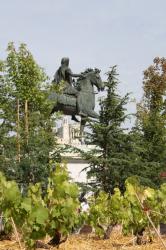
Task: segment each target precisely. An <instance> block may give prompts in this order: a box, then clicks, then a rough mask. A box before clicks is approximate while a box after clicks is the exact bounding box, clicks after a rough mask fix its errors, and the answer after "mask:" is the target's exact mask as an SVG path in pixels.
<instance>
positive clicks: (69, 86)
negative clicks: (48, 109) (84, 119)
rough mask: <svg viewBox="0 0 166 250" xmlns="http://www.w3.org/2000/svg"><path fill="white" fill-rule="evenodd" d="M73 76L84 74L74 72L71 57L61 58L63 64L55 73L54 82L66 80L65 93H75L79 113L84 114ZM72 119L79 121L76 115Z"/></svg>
mask: <svg viewBox="0 0 166 250" xmlns="http://www.w3.org/2000/svg"><path fill="white" fill-rule="evenodd" d="M72 77H82V75H81V74H73V73H72V71H71V69H70V68H69V58H68V57H64V58H62V60H61V66H60V67H59V69H58V70H57V71H56V73H55V75H54V80H53V82H56V83H57V84H59V83H60V82H61V81H64V83H65V87H64V90H63V93H64V94H67V95H73V96H75V97H76V100H77V109H78V113H79V115H84V113H82V112H81V107H80V105H79V102H78V98H77V97H78V95H79V91H78V90H77V89H76V88H75V87H73V80H72ZM72 120H74V121H76V122H79V121H78V120H77V118H76V117H75V115H72Z"/></svg>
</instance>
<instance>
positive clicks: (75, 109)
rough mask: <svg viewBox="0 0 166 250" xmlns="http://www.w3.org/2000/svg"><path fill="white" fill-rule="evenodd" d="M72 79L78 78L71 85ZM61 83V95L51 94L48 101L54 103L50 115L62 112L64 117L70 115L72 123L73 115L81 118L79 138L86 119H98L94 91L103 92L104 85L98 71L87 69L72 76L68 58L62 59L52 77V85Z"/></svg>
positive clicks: (74, 118) (75, 119)
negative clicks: (62, 86)
mask: <svg viewBox="0 0 166 250" xmlns="http://www.w3.org/2000/svg"><path fill="white" fill-rule="evenodd" d="M73 77H76V78H78V79H77V82H75V83H74V84H73ZM60 82H63V84H64V88H63V93H62V94H59V93H56V92H52V93H51V95H50V96H49V98H50V99H52V100H54V101H55V105H54V107H53V109H52V111H51V114H52V113H54V112H57V111H62V112H63V114H65V115H71V116H72V119H73V120H74V121H77V122H78V120H77V118H76V117H75V115H79V116H80V117H81V126H80V137H82V134H83V130H84V127H85V124H86V121H87V118H88V117H91V118H98V114H97V113H96V112H95V111H94V108H95V91H94V86H96V87H97V90H98V91H101V90H104V84H103V82H102V80H101V77H100V71H99V70H98V69H87V70H85V71H84V72H83V73H81V74H73V73H72V71H71V69H70V68H69V58H66V57H65V58H62V60H61V66H60V67H59V69H58V70H57V71H56V73H55V75H54V80H53V83H56V84H59V83H60Z"/></svg>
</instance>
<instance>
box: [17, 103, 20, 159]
mask: <svg viewBox="0 0 166 250" xmlns="http://www.w3.org/2000/svg"><path fill="white" fill-rule="evenodd" d="M16 126H17V160H18V162H20V103H19V99H17V118H16Z"/></svg>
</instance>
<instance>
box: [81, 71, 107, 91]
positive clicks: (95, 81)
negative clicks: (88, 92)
mask: <svg viewBox="0 0 166 250" xmlns="http://www.w3.org/2000/svg"><path fill="white" fill-rule="evenodd" d="M83 75H84V77H86V78H88V79H89V80H90V82H91V84H92V85H95V86H96V87H97V89H98V91H101V90H104V83H103V82H102V80H101V77H100V70H99V69H87V70H86V71H85V72H84V73H83Z"/></svg>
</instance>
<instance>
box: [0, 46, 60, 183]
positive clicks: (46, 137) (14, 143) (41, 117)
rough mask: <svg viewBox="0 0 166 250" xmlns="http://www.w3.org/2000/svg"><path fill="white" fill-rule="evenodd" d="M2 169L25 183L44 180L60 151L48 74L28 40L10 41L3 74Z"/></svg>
mask: <svg viewBox="0 0 166 250" xmlns="http://www.w3.org/2000/svg"><path fill="white" fill-rule="evenodd" d="M1 85H2V92H1V97H0V98H1V99H2V100H3V102H2V103H3V105H2V107H1V121H2V123H1V127H0V131H1V132H0V133H3V140H2V142H1V148H2V149H3V150H1V151H2V152H1V157H2V159H3V161H2V164H1V166H0V169H1V170H3V171H4V172H5V173H6V175H7V176H8V178H10V179H13V178H15V179H16V180H17V181H19V182H21V183H24V184H25V185H27V184H29V183H30V182H32V183H35V182H37V181H44V180H45V177H47V176H48V172H49V154H50V152H52V151H53V150H55V151H56V141H55V134H54V132H53V129H52V128H53V127H54V125H55V116H54V117H50V103H49V102H48V98H47V92H48V77H47V76H46V74H45V72H44V70H43V69H42V68H41V67H40V66H39V65H38V64H37V63H36V61H35V60H34V58H33V56H32V54H31V53H30V51H29V50H28V49H27V47H26V45H25V44H21V45H20V46H19V48H18V49H16V48H15V46H14V44H13V43H9V44H8V48H7V58H6V60H5V61H4V62H3V69H2V74H1Z"/></svg>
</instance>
